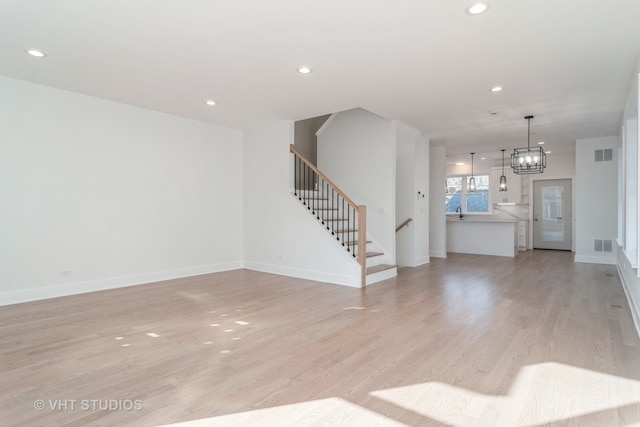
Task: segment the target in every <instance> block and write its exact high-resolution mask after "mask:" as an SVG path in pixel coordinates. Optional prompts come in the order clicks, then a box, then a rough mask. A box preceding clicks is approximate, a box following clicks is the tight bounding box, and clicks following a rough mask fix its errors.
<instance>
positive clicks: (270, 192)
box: [244, 121, 360, 287]
mask: <svg viewBox="0 0 640 427" xmlns="http://www.w3.org/2000/svg"><path fill="white" fill-rule="evenodd" d="M293 139H294V123H293V122H291V121H273V122H265V123H261V124H256V125H254V126H253V127H251V128H248V129H245V133H244V147H245V156H244V170H245V176H244V208H245V213H244V237H245V239H244V247H245V252H244V255H245V267H247V268H250V269H253V270H258V271H264V272H269V273H276V274H283V275H286V276H293V277H300V278H305V279H312V280H319V281H323V282H329V283H337V284H342V285H348V286H355V287H359V286H360V266H359V264H358V263H357V261H356V260H354V259H353V258H351V257H350V256H349V254H348V253H347V252H346V251H345V250H344V249H343V248H342V246H340V245H338V244H337V243H336V241H335V239H334V238H332V237H331V235H330V234H329V233H328V232H327V231H326V229H324V228H323V227H322V226H321V225H320V224H319V223H318V222H317V221H316V220H315V218H314V217H313V216H312V215H311V214H310V213H309V212H308V211H307V209H306V208H305V207H303V206H302V205H301V204H300V203H299V202H298V201H297V199H296V198H295V197H294V196H293V195H292V193H291V181H290V179H291V176H290V165H291V157H290V156H291V155H290V154H289V144H291V143H293Z"/></svg>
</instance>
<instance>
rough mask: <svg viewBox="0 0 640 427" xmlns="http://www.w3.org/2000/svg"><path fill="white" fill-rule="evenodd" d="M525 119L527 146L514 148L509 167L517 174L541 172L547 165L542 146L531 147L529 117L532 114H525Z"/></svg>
mask: <svg viewBox="0 0 640 427" xmlns="http://www.w3.org/2000/svg"><path fill="white" fill-rule="evenodd" d="M525 119H526V120H527V148H514V149H513V154H511V168H512V169H513V173H515V174H517V175H522V174H530V173H542V172H544V168H546V167H547V157H546V155H545V154H544V150H543V149H542V147H540V146H538V147H535V148H531V119H533V116H525Z"/></svg>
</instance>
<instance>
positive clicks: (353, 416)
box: [163, 397, 406, 427]
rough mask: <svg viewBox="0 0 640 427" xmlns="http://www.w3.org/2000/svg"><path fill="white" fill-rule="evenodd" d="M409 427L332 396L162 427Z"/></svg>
mask: <svg viewBox="0 0 640 427" xmlns="http://www.w3.org/2000/svg"><path fill="white" fill-rule="evenodd" d="M318 425H323V426H381V427H385V426H406V424H402V423H399V422H397V421H394V420H391V419H389V418H386V417H384V416H382V415H380V414H377V413H375V412H372V411H370V410H368V409H365V408H362V407H360V406H358V405H355V404H353V403H351V402H347V401H346V400H343V399H340V398H337V397H332V398H328V399H321V400H311V401H308V402H301V403H293V404H291V405H283V406H276V407H273V408H266V409H258V410H255V411H248V412H239V413H237V414H229V415H222V416H219V417H211V418H204V419H200V420H193V421H187V422H183V423H177V424H168V425H165V426H163V427H205V426H216V427H221V426H229V427H232V426H233V427H237V426H252V427H253V426H291V427H293V426H296V427H297V426H318Z"/></svg>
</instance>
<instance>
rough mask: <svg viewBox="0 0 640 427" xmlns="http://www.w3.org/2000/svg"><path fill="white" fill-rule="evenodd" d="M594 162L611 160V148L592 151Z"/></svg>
mask: <svg viewBox="0 0 640 427" xmlns="http://www.w3.org/2000/svg"><path fill="white" fill-rule="evenodd" d="M594 156H595V157H594V158H595V161H596V162H610V161H612V160H613V148H605V149H602V150H595V151H594Z"/></svg>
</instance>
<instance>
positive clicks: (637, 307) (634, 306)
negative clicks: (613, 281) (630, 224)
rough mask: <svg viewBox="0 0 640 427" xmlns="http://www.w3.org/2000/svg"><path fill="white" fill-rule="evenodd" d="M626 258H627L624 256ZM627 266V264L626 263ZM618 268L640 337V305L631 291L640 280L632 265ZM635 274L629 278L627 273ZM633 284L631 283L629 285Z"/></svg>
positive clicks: (617, 264) (618, 264)
mask: <svg viewBox="0 0 640 427" xmlns="http://www.w3.org/2000/svg"><path fill="white" fill-rule="evenodd" d="M622 257H623V258H624V257H625V256H624V255H622ZM625 264H626V263H625ZM616 267H617V269H618V276H619V277H620V282H622V289H624V293H625V295H626V296H627V301H628V302H629V309H630V310H631V318H632V319H633V324H634V326H635V327H636V333H637V334H638V336H639V337H640V304H638V301H636V300H635V298H634V296H633V295H634V294H633V292H632V291H631V286H633V285H634V284H636V283H637V282H638V279H637V277H636V274H635V270H634V269H632V268H631V265H626V268H625V265H620V263H619V262H618V263H616ZM629 271H630V272H631V273H633V274H632V275H631V277H627V275H626V272H629ZM629 282H631V283H629Z"/></svg>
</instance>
